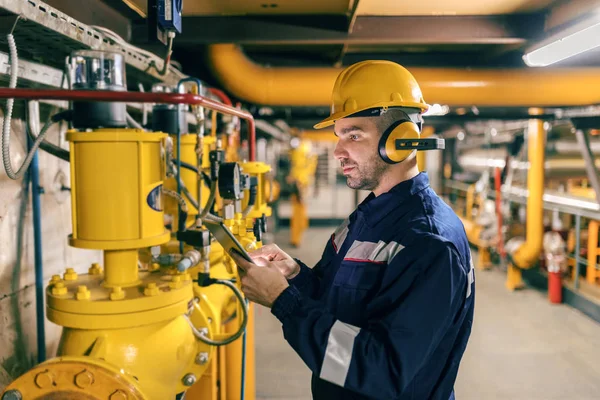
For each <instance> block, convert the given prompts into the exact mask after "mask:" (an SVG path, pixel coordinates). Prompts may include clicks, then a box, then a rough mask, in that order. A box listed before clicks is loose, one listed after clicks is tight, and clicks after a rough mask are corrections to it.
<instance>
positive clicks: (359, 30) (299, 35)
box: [101, 0, 600, 120]
mask: <svg viewBox="0 0 600 400" xmlns="http://www.w3.org/2000/svg"><path fill="white" fill-rule="evenodd" d="M101 1H102V2H103V3H105V4H108V5H109V6H111V7H112V8H114V9H116V10H119V11H120V12H121V14H122V15H125V16H127V17H128V18H129V19H130V21H131V36H130V38H129V39H130V41H131V42H132V43H134V44H136V45H138V46H140V47H144V48H147V49H151V50H153V51H156V52H157V53H158V54H160V53H159V52H160V51H163V52H164V47H163V46H157V45H156V44H153V43H150V42H149V40H148V36H149V34H148V27H147V26H146V19H145V16H146V14H147V11H148V9H147V3H148V2H149V0H101ZM596 10H600V0H483V1H482V0H429V1H410V2H409V1H400V0H395V1H391V0H183V33H182V34H181V35H178V36H177V37H176V38H175V41H174V53H173V59H174V60H177V61H179V62H180V63H181V64H182V66H183V70H184V72H186V73H188V74H190V75H194V76H198V77H200V78H201V79H203V80H205V81H207V82H208V83H210V84H214V85H219V81H218V80H217V79H216V78H215V77H214V76H213V75H212V74H211V71H210V70H209V69H208V68H207V67H206V63H205V62H204V61H205V60H206V59H205V56H206V54H207V46H209V45H211V44H217V43H234V44H237V45H239V46H240V47H241V49H242V50H243V51H244V53H245V54H246V55H247V56H248V57H249V58H250V59H251V60H253V61H254V62H256V63H257V64H262V65H267V66H271V67H283V66H285V67H289V66H298V67H306V66H310V67H333V66H336V67H340V66H345V65H350V64H353V63H355V62H358V61H362V60H365V59H388V60H392V61H396V62H399V63H401V64H402V65H404V66H406V67H409V69H410V67H411V66H413V67H438V68H444V67H453V68H503V69H505V68H527V67H526V66H525V64H524V62H523V60H522V56H523V54H524V51H525V49H527V48H528V47H530V46H531V45H532V44H534V43H536V42H538V41H539V40H541V39H543V38H545V37H546V36H547V35H549V34H551V33H553V32H555V31H557V30H559V29H562V28H564V27H568V26H570V25H572V24H573V23H576V22H578V21H579V20H580V19H581V18H582V17H585V16H586V15H589V14H590V13H591V12H593V11H596ZM557 66H559V67H571V66H600V50H596V51H591V52H588V53H586V54H583V55H579V56H575V57H572V58H571V59H569V60H566V61H563V62H561V63H559V64H557ZM232 95H233V96H234V97H235V93H232ZM256 109H259V107H256ZM296 111H298V110H284V114H285V115H294V112H296ZM314 111H315V112H316V110H314ZM277 112H278V110H274V114H275V115H276V114H277ZM320 112H323V110H320ZM481 112H483V110H479V113H478V115H481ZM496 112H499V113H500V114H502V115H504V114H507V113H508V115H505V116H504V117H503V118H510V116H511V115H515V113H517V114H518V113H522V114H523V115H524V116H526V115H527V110H518V109H516V110H515V109H511V110H508V111H507V110H496ZM300 114H302V115H309V116H310V115H311V111H310V110H306V109H302V110H301V111H300ZM313 114H314V113H313ZM460 116H461V117H465V116H467V117H468V116H469V113H466V114H465V113H461V114H460ZM308 120H310V117H308Z"/></svg>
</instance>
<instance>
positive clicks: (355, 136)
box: [350, 135, 358, 140]
mask: <svg viewBox="0 0 600 400" xmlns="http://www.w3.org/2000/svg"><path fill="white" fill-rule="evenodd" d="M350 140H358V135H350Z"/></svg>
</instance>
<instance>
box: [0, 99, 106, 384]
mask: <svg viewBox="0 0 600 400" xmlns="http://www.w3.org/2000/svg"><path fill="white" fill-rule="evenodd" d="M54 111H56V110H54ZM43 114H44V113H43ZM0 120H2V118H0ZM48 139H49V140H50V141H51V142H53V143H55V144H57V143H61V144H62V145H63V146H64V129H62V130H61V131H60V132H59V127H58V126H56V125H55V126H53V128H52V129H50V130H49V132H48ZM26 144H27V142H26V136H25V130H24V124H23V121H22V120H21V119H13V122H12V134H11V144H10V149H11V158H12V165H13V169H14V168H15V167H18V166H19V165H20V164H21V163H22V161H23V159H24V156H25V149H26ZM65 148H66V147H65ZM39 164H40V185H41V186H42V187H43V189H44V191H45V193H44V194H43V195H42V198H41V204H42V242H43V264H44V281H45V284H47V282H48V281H49V280H50V278H51V276H52V275H53V274H62V273H63V272H64V270H65V268H67V267H72V268H75V270H76V271H77V272H86V271H87V269H88V267H89V265H90V263H92V262H98V261H101V253H100V252H99V251H92V250H83V249H75V248H73V247H70V246H69V245H68V242H67V236H68V235H69V234H70V233H71V231H72V229H71V197H70V192H69V191H65V190H61V186H62V185H63V184H64V185H65V186H67V187H69V186H70V180H69V176H70V173H69V164H68V163H66V162H64V161H62V160H59V159H57V158H55V157H54V156H51V155H50V154H48V153H46V152H44V151H39ZM35 308H36V304H35V275H34V242H33V224H32V210H31V191H30V190H29V187H25V188H24V181H23V179H21V180H19V181H13V180H12V179H10V178H8V176H7V175H6V173H5V171H4V168H3V167H0V390H1V389H3V388H4V387H5V386H6V385H7V384H8V383H9V382H10V381H11V380H12V379H15V378H16V377H18V376H19V375H20V374H22V373H23V372H24V371H26V370H27V369H29V368H30V367H32V366H33V365H34V364H35V363H36V360H37V345H36V342H37V339H36V316H35V313H36V311H35ZM45 327H46V343H47V356H48V357H49V358H50V357H53V356H54V355H55V354H56V348H57V345H58V340H59V337H60V327H58V326H56V325H54V324H53V323H51V322H49V321H47V320H46V324H45Z"/></svg>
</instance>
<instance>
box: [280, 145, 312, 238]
mask: <svg viewBox="0 0 600 400" xmlns="http://www.w3.org/2000/svg"><path fill="white" fill-rule="evenodd" d="M290 146H291V149H290V152H289V157H290V164H291V165H290V173H289V175H288V176H287V178H286V179H287V181H288V182H287V183H288V184H289V185H291V186H292V188H293V189H292V193H291V201H292V215H291V217H290V244H291V245H292V246H295V247H297V246H299V245H300V243H301V242H302V236H303V234H304V231H305V230H306V229H308V213H307V211H306V207H307V206H306V194H307V193H306V192H307V189H308V186H309V185H310V183H311V181H312V180H313V179H314V176H315V173H316V170H317V156H316V155H314V154H311V150H312V146H311V143H310V141H308V140H305V139H303V138H302V135H300V136H299V137H295V138H293V139H292V140H291V143H290Z"/></svg>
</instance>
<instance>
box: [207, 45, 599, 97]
mask: <svg viewBox="0 0 600 400" xmlns="http://www.w3.org/2000/svg"><path fill="white" fill-rule="evenodd" d="M208 56H209V64H210V66H211V68H212V71H213V73H214V74H215V75H216V76H217V78H218V79H219V80H220V81H221V83H222V85H223V86H224V87H225V88H226V89H227V90H228V91H230V92H231V93H232V94H234V95H235V96H236V97H239V98H241V99H244V100H246V101H249V102H252V103H257V104H263V105H274V106H275V105H287V106H328V105H329V103H330V101H331V90H332V89H333V84H334V82H335V79H336V78H337V75H338V74H339V72H340V71H341V69H340V68H333V67H330V68H290V67H278V68H269V67H263V66H261V65H258V64H256V63H254V62H252V61H251V60H250V59H248V57H246V56H245V55H244V54H243V52H242V51H241V50H240V49H239V47H237V46H236V45H233V44H215V45H211V46H209V48H208ZM409 70H410V72H411V73H412V74H413V75H414V77H415V78H416V79H417V81H418V82H419V86H420V87H421V90H422V92H423V96H424V97H425V100H426V101H427V102H429V103H430V104H433V103H439V104H446V105H449V106H468V105H473V104H476V105H478V106H483V107H499V106H516V107H518V106H521V107H526V106H538V107H548V106H559V105H562V106H583V105H590V104H597V103H600V69H599V68H570V69H558V68H543V69H540V68H528V69H504V70H493V69H474V70H467V69H457V68H443V69H442V68H419V67H414V68H412V67H411V68H409Z"/></svg>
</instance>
